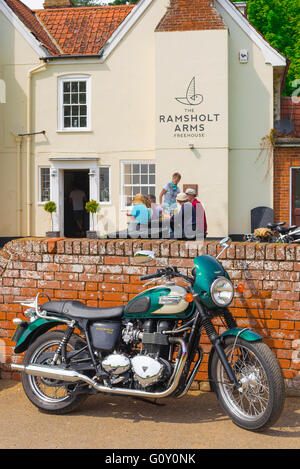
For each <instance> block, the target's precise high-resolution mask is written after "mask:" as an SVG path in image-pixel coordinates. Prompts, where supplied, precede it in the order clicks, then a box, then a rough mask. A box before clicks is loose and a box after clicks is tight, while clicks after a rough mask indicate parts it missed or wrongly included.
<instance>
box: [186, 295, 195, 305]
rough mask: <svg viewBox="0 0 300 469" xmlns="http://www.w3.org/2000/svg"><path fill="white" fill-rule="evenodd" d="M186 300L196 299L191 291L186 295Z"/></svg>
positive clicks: (190, 301)
mask: <svg viewBox="0 0 300 469" xmlns="http://www.w3.org/2000/svg"><path fill="white" fill-rule="evenodd" d="M185 301H187V302H188V303H193V301H194V297H193V295H192V294H191V293H187V294H186V295H185Z"/></svg>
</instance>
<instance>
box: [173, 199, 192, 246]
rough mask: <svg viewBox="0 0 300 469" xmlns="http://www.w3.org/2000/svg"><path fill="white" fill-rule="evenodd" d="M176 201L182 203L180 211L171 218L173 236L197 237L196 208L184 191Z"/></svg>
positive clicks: (182, 237)
mask: <svg viewBox="0 0 300 469" xmlns="http://www.w3.org/2000/svg"><path fill="white" fill-rule="evenodd" d="M176 201H177V202H178V203H179V205H180V211H179V213H177V214H176V215H173V216H172V217H171V220H170V228H171V238H176V239H189V240H191V239H195V238H196V210H195V208H194V207H193V205H192V204H191V202H189V201H188V197H187V195H186V194H185V193H184V192H180V193H179V194H178V195H177V197H176Z"/></svg>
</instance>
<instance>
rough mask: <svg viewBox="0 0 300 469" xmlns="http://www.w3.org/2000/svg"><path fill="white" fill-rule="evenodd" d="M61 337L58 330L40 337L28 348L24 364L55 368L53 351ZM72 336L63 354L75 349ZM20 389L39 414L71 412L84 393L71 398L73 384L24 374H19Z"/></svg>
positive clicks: (74, 338) (84, 397)
mask: <svg viewBox="0 0 300 469" xmlns="http://www.w3.org/2000/svg"><path fill="white" fill-rule="evenodd" d="M63 336H64V334H63V332H61V331H55V332H48V333H46V334H43V335H42V336H40V337H39V338H38V339H37V340H36V341H35V342H33V344H31V346H30V347H29V348H28V350H27V352H26V355H25V358H24V365H26V364H35V363H38V364H40V365H49V366H53V367H55V366H59V365H60V359H58V361H57V363H56V365H53V364H52V359H53V357H54V354H55V352H56V351H57V349H58V347H59V344H60V343H61V340H62V338H63ZM76 341H77V339H76V337H75V336H72V337H71V339H70V340H69V342H68V345H67V351H72V350H75V347H76ZM22 384H23V389H24V391H25V393H26V395H27V397H28V399H29V400H30V401H31V402H32V403H33V404H34V405H35V406H36V407H38V408H39V409H40V410H41V411H43V412H47V413H52V414H63V413H66V412H70V411H72V410H74V409H75V407H77V406H78V405H79V404H80V403H81V402H82V401H83V400H84V399H86V397H87V395H86V394H79V395H74V394H72V390H73V389H74V387H75V386H76V384H74V383H67V382H63V381H61V380H56V379H52V378H44V377H39V376H32V375H28V374H26V373H25V372H23V373H22Z"/></svg>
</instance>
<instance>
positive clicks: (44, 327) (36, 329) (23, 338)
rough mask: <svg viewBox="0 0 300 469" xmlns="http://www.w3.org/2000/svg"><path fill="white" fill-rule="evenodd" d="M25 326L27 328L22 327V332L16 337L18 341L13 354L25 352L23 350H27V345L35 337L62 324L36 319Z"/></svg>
mask: <svg viewBox="0 0 300 469" xmlns="http://www.w3.org/2000/svg"><path fill="white" fill-rule="evenodd" d="M26 324H27V326H26V327H23V331H22V333H21V335H18V341H17V344H16V346H15V348H14V353H22V352H25V350H27V349H28V347H29V345H30V344H31V343H32V342H33V341H34V340H35V339H36V338H37V337H39V336H40V335H42V334H44V333H45V332H47V331H49V329H52V328H53V327H56V326H58V325H62V324H63V323H62V322H60V321H54V320H51V319H43V318H38V319H36V320H35V321H33V322H28V323H26ZM23 325H24V323H23ZM18 327H20V326H18ZM12 340H13V339H12Z"/></svg>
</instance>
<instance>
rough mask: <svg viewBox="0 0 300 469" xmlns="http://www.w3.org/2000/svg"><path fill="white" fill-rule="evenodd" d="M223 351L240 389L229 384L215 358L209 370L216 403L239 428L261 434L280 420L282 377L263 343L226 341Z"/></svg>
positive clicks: (282, 397)
mask: <svg viewBox="0 0 300 469" xmlns="http://www.w3.org/2000/svg"><path fill="white" fill-rule="evenodd" d="M224 351H225V354H226V356H227V359H228V361H229V363H230V364H231V367H232V369H233V371H234V373H235V375H236V378H237V380H238V382H239V383H240V387H239V388H238V389H237V388H236V387H235V386H234V385H233V384H232V383H231V382H230V380H229V378H228V376H227V373H226V371H225V369H224V367H223V365H222V364H221V361H220V360H219V358H218V357H217V354H215V355H214V360H213V361H214V364H213V366H215V368H214V369H213V370H212V373H213V377H214V381H215V385H214V387H215V391H216V393H217V396H218V398H219V401H220V403H221V405H222V407H223V409H224V410H225V411H226V413H227V414H228V415H229V416H230V417H231V418H232V420H233V421H234V422H235V423H236V424H237V425H239V426H241V427H242V428H246V429H248V430H262V429H264V428H266V427H268V426H270V425H272V424H273V423H274V422H275V421H276V420H277V419H278V417H279V415H280V413H281V411H282V408H283V403H284V394H285V391H284V381H283V378H282V373H281V370H280V368H279V365H278V363H277V360H276V359H275V357H274V355H273V353H272V352H271V350H270V349H269V347H268V346H267V345H266V344H264V343H262V342H257V343H256V342H255V343H254V342H253V343H250V342H247V341H244V340H243V339H241V338H238V339H237V340H236V339H235V338H234V337H230V338H226V340H225V344H224Z"/></svg>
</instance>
